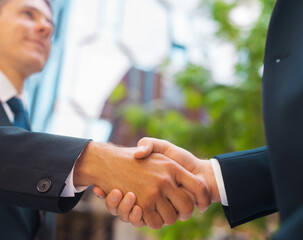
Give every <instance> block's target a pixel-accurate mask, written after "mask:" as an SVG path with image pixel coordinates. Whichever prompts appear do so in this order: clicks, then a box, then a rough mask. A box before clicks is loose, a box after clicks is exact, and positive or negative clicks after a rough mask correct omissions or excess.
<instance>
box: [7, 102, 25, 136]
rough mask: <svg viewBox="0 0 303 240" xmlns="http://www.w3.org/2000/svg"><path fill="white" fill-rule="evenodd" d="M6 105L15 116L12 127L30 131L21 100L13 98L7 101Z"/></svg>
mask: <svg viewBox="0 0 303 240" xmlns="http://www.w3.org/2000/svg"><path fill="white" fill-rule="evenodd" d="M7 104H8V106H9V107H10V109H11V110H12V112H13V113H14V116H15V120H14V126H16V127H20V128H24V129H26V130H29V131H30V125H29V121H28V114H27V111H26V110H25V109H24V106H23V104H22V102H21V100H20V99H18V98H16V97H13V98H11V99H10V100H8V101H7Z"/></svg>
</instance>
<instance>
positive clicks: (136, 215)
mask: <svg viewBox="0 0 303 240" xmlns="http://www.w3.org/2000/svg"><path fill="white" fill-rule="evenodd" d="M129 221H130V222H131V224H132V225H133V226H135V227H137V228H140V227H144V226H146V224H145V222H144V220H143V211H142V209H141V208H140V207H139V206H138V205H135V206H134V207H133V209H132V211H131V213H130V215H129Z"/></svg>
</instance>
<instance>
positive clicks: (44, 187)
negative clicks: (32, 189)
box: [37, 179, 52, 193]
mask: <svg viewBox="0 0 303 240" xmlns="http://www.w3.org/2000/svg"><path fill="white" fill-rule="evenodd" d="M51 186H52V182H51V181H50V180H49V179H43V180H41V181H40V182H39V183H38V184H37V190H38V192H40V193H45V192H47V191H48V190H49V189H50V188H51Z"/></svg>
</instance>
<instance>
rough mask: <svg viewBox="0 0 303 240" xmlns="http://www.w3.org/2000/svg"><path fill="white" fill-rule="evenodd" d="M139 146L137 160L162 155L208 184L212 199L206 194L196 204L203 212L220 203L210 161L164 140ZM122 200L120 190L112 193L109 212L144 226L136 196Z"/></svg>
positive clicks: (136, 154)
mask: <svg viewBox="0 0 303 240" xmlns="http://www.w3.org/2000/svg"><path fill="white" fill-rule="evenodd" d="M138 146H139V148H138V150H137V151H136V152H135V157H136V158H145V157H147V156H149V154H151V153H152V152H157V153H161V154H164V155H165V156H167V157H169V158H171V159H173V160H175V161H176V162H178V163H179V164H180V165H182V166H183V167H184V168H186V169H187V170H188V171H190V172H192V173H193V174H194V175H196V176H198V177H200V178H202V179H204V181H203V182H205V183H206V186H207V189H208V191H209V192H208V193H209V194H210V198H209V197H208V196H207V194H205V195H204V198H205V199H204V201H203V200H202V201H201V200H200V202H198V201H197V202H196V203H197V205H198V208H199V210H200V211H201V212H204V211H205V210H206V209H207V208H208V206H209V204H210V202H218V201H220V195H219V191H218V188H217V184H216V180H215V177H214V173H213V170H212V166H211V163H210V162H209V161H208V160H200V159H197V158H196V157H195V156H194V155H192V154H191V153H190V152H188V151H186V150H184V149H182V148H179V147H177V146H175V145H173V144H171V143H169V142H167V141H164V140H159V139H153V138H143V139H141V140H140V141H139V143H138ZM94 192H95V193H96V194H97V195H100V193H101V192H102V190H101V189H98V188H94ZM103 197H105V196H103ZM202 197H203V196H202ZM122 198H123V195H122V193H121V192H119V191H118V190H116V191H113V192H111V194H110V197H107V198H106V206H107V208H108V209H109V211H110V212H111V213H112V214H113V215H118V216H119V217H120V218H121V219H122V220H123V221H126V222H131V223H132V224H133V225H134V226H142V225H144V222H142V219H140V216H141V215H140V213H141V212H142V211H138V208H139V207H138V206H137V205H135V196H134V194H132V193H128V195H126V196H125V197H124V199H123V201H122ZM113 200H115V201H113ZM210 200H211V201H210Z"/></svg>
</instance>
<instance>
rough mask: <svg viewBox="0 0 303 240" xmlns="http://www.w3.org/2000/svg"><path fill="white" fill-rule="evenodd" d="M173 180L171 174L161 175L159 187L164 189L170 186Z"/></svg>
mask: <svg viewBox="0 0 303 240" xmlns="http://www.w3.org/2000/svg"><path fill="white" fill-rule="evenodd" d="M172 185H173V182H172V179H171V177H170V176H168V175H166V176H161V177H160V178H159V187H160V188H161V189H162V188H163V189H166V188H168V187H169V186H172Z"/></svg>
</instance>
